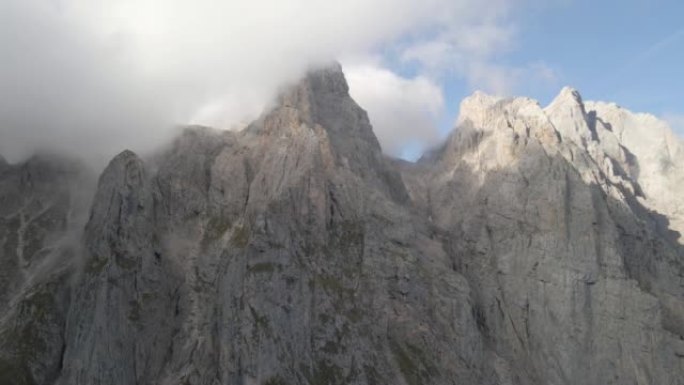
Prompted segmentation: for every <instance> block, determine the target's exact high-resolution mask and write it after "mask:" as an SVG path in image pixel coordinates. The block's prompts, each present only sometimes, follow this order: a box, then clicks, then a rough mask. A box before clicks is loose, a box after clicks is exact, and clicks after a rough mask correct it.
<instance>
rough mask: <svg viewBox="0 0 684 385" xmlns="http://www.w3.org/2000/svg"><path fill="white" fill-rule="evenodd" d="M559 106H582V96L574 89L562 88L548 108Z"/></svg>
mask: <svg viewBox="0 0 684 385" xmlns="http://www.w3.org/2000/svg"><path fill="white" fill-rule="evenodd" d="M559 104H564V105H567V104H578V105H583V104H584V102H583V101H582V95H581V94H580V93H579V91H577V90H576V89H575V88H572V87H568V86H566V87H563V89H561V91H560V93H559V94H558V96H556V98H555V99H554V100H553V101H552V102H551V104H550V105H549V107H551V106H554V105H559Z"/></svg>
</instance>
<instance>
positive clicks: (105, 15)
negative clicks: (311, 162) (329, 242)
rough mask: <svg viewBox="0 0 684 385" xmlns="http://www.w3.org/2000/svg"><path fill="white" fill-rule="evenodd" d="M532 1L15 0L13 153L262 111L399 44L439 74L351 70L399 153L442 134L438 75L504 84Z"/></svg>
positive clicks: (4, 22) (148, 138)
mask: <svg viewBox="0 0 684 385" xmlns="http://www.w3.org/2000/svg"><path fill="white" fill-rule="evenodd" d="M524 1H526V0H492V1H491V2H488V4H487V6H486V7H484V6H483V5H482V2H481V1H479V0H423V1H418V0H347V1H338V2H328V1H318V0H289V1H283V0H231V1H220V0H192V1H191V0H165V1H162V0H117V1H114V0H112V1H106V0H103V1H92V0H3V1H2V2H0V50H1V51H2V52H3V60H1V61H0V153H2V154H3V155H5V156H6V157H7V158H8V159H10V160H15V161H16V160H18V159H20V158H21V157H23V156H26V155H28V154H30V153H31V152H33V151H35V150H36V149H38V148H52V149H55V150H58V151H70V152H76V153H78V154H80V155H81V156H85V157H88V158H90V159H94V160H98V161H105V160H106V159H108V158H109V157H111V156H112V155H113V154H114V153H116V152H118V151H120V150H121V149H123V148H132V149H133V150H136V151H147V150H149V149H151V148H153V147H155V146H157V145H159V144H160V143H161V142H163V141H164V140H166V139H168V138H169V137H170V136H171V134H172V133H174V130H173V129H171V128H170V127H173V126H174V125H175V124H185V123H189V122H196V123H205V124H212V125H218V126H220V127H230V126H232V125H233V124H235V123H238V122H240V121H244V120H246V119H249V118H251V117H253V116H255V115H256V114H258V112H259V111H260V109H261V108H262V106H263V105H265V104H266V103H267V102H268V101H269V99H270V98H271V97H272V94H273V92H274V90H275V89H276V88H277V86H278V85H280V84H281V83H283V82H287V81H292V80H294V79H295V78H296V77H298V76H300V75H301V74H302V72H303V71H304V70H305V69H306V68H308V67H309V66H310V65H311V64H313V63H317V62H323V61H328V60H330V59H333V58H344V57H351V56H354V57H359V56H361V57H371V56H377V55H378V54H382V53H385V52H388V51H393V52H398V56H400V57H402V58H403V59H404V60H405V61H407V62H409V61H410V62H414V63H416V65H417V67H418V68H419V71H420V72H422V73H424V74H426V75H424V76H417V77H415V78H413V79H404V78H401V77H399V76H398V75H396V74H394V73H392V72H391V71H389V70H388V69H387V68H385V67H383V66H382V65H378V64H376V63H377V62H374V61H368V62H366V63H362V64H360V65H357V67H356V68H350V71H349V76H350V82H351V84H352V89H353V93H354V95H355V96H356V97H358V99H359V101H360V103H361V105H362V106H363V107H365V108H366V109H367V110H368V111H369V114H370V116H371V118H372V120H373V123H374V125H375V127H376V131H377V133H378V136H379V137H380V140H381V143H382V144H383V147H384V148H386V151H388V152H390V153H393V154H396V153H397V151H399V148H400V147H401V146H402V143H404V142H408V141H415V140H417V141H425V142H429V141H430V140H433V138H434V135H435V133H434V130H435V116H436V114H439V112H440V110H441V108H442V95H441V91H440V89H439V88H438V87H437V86H436V85H435V81H434V80H429V78H428V77H427V76H431V77H432V78H433V79H434V78H438V77H439V76H440V75H439V73H440V71H443V70H444V68H450V70H452V71H455V72H456V73H458V74H461V75H462V76H464V77H466V78H468V79H469V80H470V81H471V83H473V85H474V86H477V85H479V83H481V84H484V85H485V87H484V88H490V87H489V86H488V85H487V82H489V81H490V80H491V78H492V77H491V76H489V75H488V74H494V73H495V72H496V71H492V70H490V68H494V69H495V70H500V68H499V67H496V66H495V65H494V64H492V63H491V62H490V59H491V57H492V55H493V54H494V53H495V52H497V51H499V50H502V49H504V48H505V47H506V46H509V45H510V44H511V41H512V40H514V38H515V33H514V28H513V27H512V26H513V24H512V22H511V20H510V9H511V8H512V7H513V6H514V5H516V4H517V3H520V2H524ZM500 77H504V78H505V76H503V75H501V76H500ZM498 87H499V86H496V88H498ZM505 87H507V86H505V85H504V86H501V88H505Z"/></svg>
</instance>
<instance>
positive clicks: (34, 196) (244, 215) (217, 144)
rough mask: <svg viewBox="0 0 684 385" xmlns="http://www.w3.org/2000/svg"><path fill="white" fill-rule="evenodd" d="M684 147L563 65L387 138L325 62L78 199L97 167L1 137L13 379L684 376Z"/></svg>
mask: <svg viewBox="0 0 684 385" xmlns="http://www.w3.org/2000/svg"><path fill="white" fill-rule="evenodd" d="M683 148H684V147H683V146H682V143H681V141H680V140H678V139H677V138H676V137H675V136H674V135H673V134H672V133H671V132H670V131H669V130H668V129H667V127H665V126H664V125H662V124H661V123H659V122H658V121H657V120H655V118H652V117H649V116H645V115H634V114H631V113H630V112H628V111H625V110H623V109H620V108H619V107H617V106H615V105H607V104H603V103H584V102H583V101H582V100H581V97H580V96H579V94H578V93H577V92H576V91H574V90H571V89H564V90H563V91H562V92H561V94H560V95H559V96H558V98H557V99H556V100H555V101H554V102H553V103H552V104H551V105H550V106H549V107H547V108H545V109H544V108H541V107H540V106H539V105H538V104H537V103H536V102H535V101H533V100H530V99H525V98H517V99H509V100H499V99H496V98H493V97H490V96H487V95H484V94H481V93H477V94H475V95H473V96H472V97H470V98H468V99H466V100H465V101H464V102H463V105H462V114H461V117H460V119H459V127H458V128H457V129H456V130H455V131H454V133H453V134H452V135H451V137H450V138H449V139H448V140H447V142H446V143H445V144H444V146H443V147H442V148H440V149H438V150H437V151H435V152H433V153H431V154H430V155H429V156H426V157H425V158H424V159H422V160H421V161H420V162H418V163H417V164H408V163H405V162H399V161H394V160H391V159H387V158H385V157H384V156H383V155H382V152H381V149H380V146H379V144H378V142H377V139H376V138H375V136H374V134H373V132H372V127H371V125H370V122H369V120H368V117H367V115H366V113H365V112H364V111H363V110H362V109H361V108H360V107H359V106H358V105H356V103H355V102H354V101H353V100H352V99H351V98H350V97H349V93H348V87H347V84H346V81H345V79H344V75H343V74H342V72H341V69H340V68H339V66H331V67H329V68H325V69H322V70H317V71H312V72H310V73H309V74H307V76H305V78H304V79H302V80H301V82H299V83H298V84H295V85H292V86H290V87H288V88H287V89H286V90H285V91H284V92H283V93H282V94H281V96H280V97H279V99H278V102H277V103H276V106H275V107H274V108H272V109H271V110H269V111H267V112H266V113H264V115H263V116H262V117H261V118H260V119H258V120H257V121H255V122H254V123H252V124H251V125H249V126H248V127H247V128H246V129H244V130H243V131H241V132H218V131H214V130H211V129H208V128H202V127H191V128H188V129H187V130H186V132H185V133H184V134H183V135H182V136H181V137H179V138H178V139H177V140H176V141H175V142H174V144H173V145H172V146H171V147H170V148H168V149H166V150H165V151H164V152H163V153H161V154H159V155H158V156H156V157H155V158H153V159H149V160H146V161H143V160H142V159H141V158H139V157H138V156H137V155H136V154H134V153H132V152H130V151H125V152H123V153H121V154H120V155H118V156H117V157H116V158H115V159H113V160H112V161H111V163H110V164H109V166H108V167H107V168H106V169H105V171H104V172H103V173H102V175H101V176H100V178H99V182H98V183H97V190H96V193H95V194H94V198H93V202H92V205H91V206H90V216H89V218H88V219H87V224H85V223H86V221H85V218H84V217H83V216H82V215H80V214H79V213H83V212H85V211H86V210H84V204H81V205H77V204H76V202H77V201H78V202H79V203H83V202H85V201H87V200H85V199H84V198H83V197H78V196H77V195H76V192H79V191H80V192H83V191H87V189H86V188H85V187H82V188H80V187H79V186H86V185H87V179H88V178H87V177H86V176H85V175H86V173H85V172H84V171H82V170H79V169H78V168H77V167H75V166H73V165H72V164H70V163H64V162H47V163H45V162H44V163H40V162H38V163H36V162H37V161H36V160H32V161H29V162H27V163H26V164H24V165H18V166H13V165H8V164H6V163H5V162H0V173H2V177H1V179H0V201H2V205H0V210H2V212H1V213H0V214H1V215H0V218H1V222H0V236H1V238H0V239H2V245H3V247H2V251H0V253H2V254H0V261H1V262H2V266H3V270H2V273H0V285H2V286H0V289H1V290H0V300H1V301H3V302H2V304H3V307H2V308H0V309H2V310H0V342H1V343H0V384H62V385H67V384H69V385H70V384H212V385H213V384H258V385H267V384H268V385H282V384H369V385H371V384H408V385H413V384H454V383H465V384H492V385H494V384H501V385H503V384H684V380H683V379H684V326H683V325H684V281H683V280H682V277H684V268H683V266H682V262H683V259H682V258H684V248H683V247H682V243H681V242H682V240H681V239H679V233H678V232H679V231H682V230H684V229H683V228H682V224H683V223H684V220H683V218H684V214H683V210H682V208H683V207H684V204H683V202H684V200H683V199H682V196H681V194H678V190H677V187H680V186H683V185H684V184H682V181H684V179H683V175H684V167H683V165H684V162H683V160H684V159H683V157H684V150H682V149H683ZM59 165H64V168H59V167H61V166H59ZM27 170H31V171H27ZM68 170H71V171H68ZM26 175H30V177H27V176H26ZM27 180H30V181H33V182H30V183H27ZM85 207H87V206H85ZM46 213H49V214H46ZM79 218H81V219H79ZM84 224H85V226H84ZM83 228H84V231H82V233H81V232H79V229H83ZM36 245H39V246H36Z"/></svg>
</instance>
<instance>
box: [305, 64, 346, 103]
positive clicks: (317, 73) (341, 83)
mask: <svg viewBox="0 0 684 385" xmlns="http://www.w3.org/2000/svg"><path fill="white" fill-rule="evenodd" d="M304 82H306V83H308V84H309V86H310V87H311V90H312V91H313V92H314V93H333V94H338V95H348V94H349V85H348V84H347V79H345V77H344V72H343V71H342V65H341V64H340V63H338V62H336V61H334V62H330V63H326V64H323V65H318V66H316V67H312V68H310V69H309V70H308V71H307V73H306V76H305V77H304Z"/></svg>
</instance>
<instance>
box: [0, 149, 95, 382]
mask: <svg viewBox="0 0 684 385" xmlns="http://www.w3.org/2000/svg"><path fill="white" fill-rule="evenodd" d="M91 184H92V176H91V174H90V173H89V172H88V171H87V170H86V169H84V168H83V167H82V166H80V165H79V164H78V163H77V162H75V161H73V160H69V159H63V158H59V157H55V156H47V155H42V156H35V157H33V158H31V159H29V160H27V161H26V162H24V163H21V164H16V165H10V164H7V163H0V245H2V247H1V248H0V265H1V266H2V269H0V309H1V310H0V346H1V347H2V348H0V383H3V384H34V383H37V384H41V383H52V382H53V381H54V380H55V378H56V377H57V376H58V375H59V371H60V362H61V355H62V352H63V348H64V346H65V340H64V334H63V329H64V325H65V322H66V312H67V309H68V307H69V297H70V296H69V290H68V284H67V282H68V280H69V277H70V276H71V273H72V271H74V269H75V265H74V263H75V256H76V255H77V254H78V253H79V248H80V245H79V234H80V230H79V229H80V227H81V226H83V224H84V223H85V220H86V219H87V217H86V215H87V210H88V205H89V203H90V200H89V191H92V186H91Z"/></svg>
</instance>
